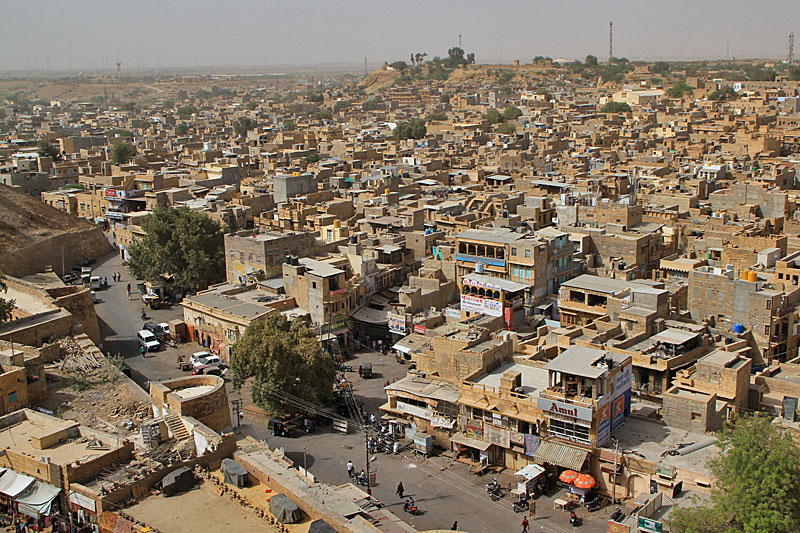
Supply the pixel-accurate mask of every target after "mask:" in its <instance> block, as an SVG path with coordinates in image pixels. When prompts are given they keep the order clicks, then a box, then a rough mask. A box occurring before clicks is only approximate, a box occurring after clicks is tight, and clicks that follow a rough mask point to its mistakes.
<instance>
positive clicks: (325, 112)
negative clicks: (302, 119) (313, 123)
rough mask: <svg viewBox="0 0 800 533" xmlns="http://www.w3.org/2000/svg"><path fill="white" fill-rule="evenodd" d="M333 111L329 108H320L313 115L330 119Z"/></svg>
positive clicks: (317, 117)
mask: <svg viewBox="0 0 800 533" xmlns="http://www.w3.org/2000/svg"><path fill="white" fill-rule="evenodd" d="M331 116H332V115H331V112H330V111H328V110H327V109H320V110H319V111H315V112H314V113H313V114H312V115H311V117H312V118H314V119H316V120H330V119H331Z"/></svg>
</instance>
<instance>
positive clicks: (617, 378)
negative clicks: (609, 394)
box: [614, 364, 633, 399]
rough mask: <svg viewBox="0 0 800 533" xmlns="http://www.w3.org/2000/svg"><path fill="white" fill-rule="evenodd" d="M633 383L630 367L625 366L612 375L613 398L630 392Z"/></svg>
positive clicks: (628, 365)
mask: <svg viewBox="0 0 800 533" xmlns="http://www.w3.org/2000/svg"><path fill="white" fill-rule="evenodd" d="M632 383H633V371H632V366H631V365H630V364H627V365H625V366H623V367H622V369H621V370H620V371H619V372H617V373H616V374H615V375H614V398H615V399H616V398H619V397H620V396H622V395H623V394H625V391H629V390H631V385H632Z"/></svg>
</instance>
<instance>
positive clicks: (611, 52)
mask: <svg viewBox="0 0 800 533" xmlns="http://www.w3.org/2000/svg"><path fill="white" fill-rule="evenodd" d="M613 58H614V22H613V21H612V22H609V23H608V62H609V63H611V60H612V59H613Z"/></svg>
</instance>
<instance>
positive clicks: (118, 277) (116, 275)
mask: <svg viewBox="0 0 800 533" xmlns="http://www.w3.org/2000/svg"><path fill="white" fill-rule="evenodd" d="M111 279H112V280H114V281H122V274H120V273H119V272H112V273H111Z"/></svg>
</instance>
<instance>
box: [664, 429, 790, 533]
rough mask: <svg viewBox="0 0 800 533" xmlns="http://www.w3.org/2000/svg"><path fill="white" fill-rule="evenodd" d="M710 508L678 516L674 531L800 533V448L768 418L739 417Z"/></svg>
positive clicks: (715, 469) (716, 463) (724, 443)
mask: <svg viewBox="0 0 800 533" xmlns="http://www.w3.org/2000/svg"><path fill="white" fill-rule="evenodd" d="M717 446H719V448H720V449H721V453H720V455H719V456H717V457H716V458H714V459H712V460H711V461H710V463H709V467H710V469H711V472H712V473H713V474H714V476H715V477H716V484H715V485H714V490H713V491H712V493H711V498H710V502H711V505H710V507H707V506H700V507H692V508H685V509H678V510H676V511H675V512H673V514H672V517H671V519H670V526H671V529H672V530H673V531H682V532H686V533H716V532H720V533H721V532H723V531H744V532H748V533H756V532H761V531H770V532H773V533H783V532H786V533H788V532H792V531H798V530H800V475H799V474H800V446H799V445H798V443H797V442H796V441H795V440H794V439H793V438H792V437H791V435H789V434H788V433H786V432H785V431H784V430H783V429H782V428H780V427H778V426H776V425H775V424H772V423H771V420H770V419H769V418H767V417H764V416H738V417H736V418H734V419H733V420H732V422H730V423H729V424H726V426H725V427H724V428H723V431H722V432H721V434H720V436H719V439H718V440H717Z"/></svg>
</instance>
